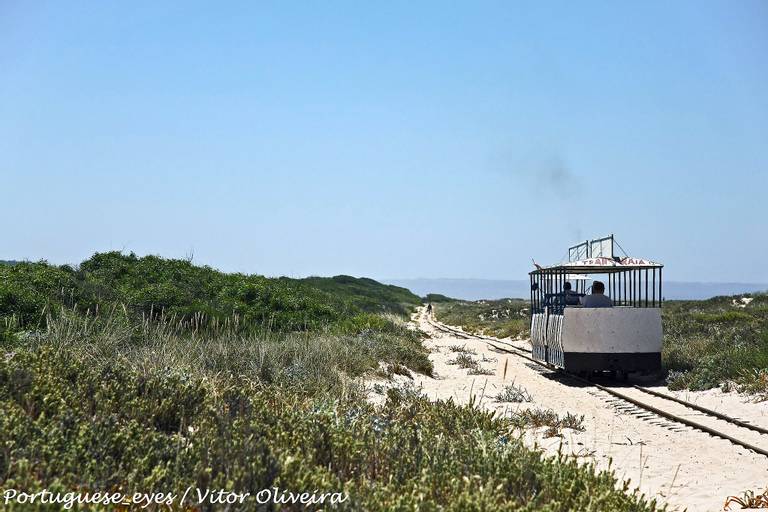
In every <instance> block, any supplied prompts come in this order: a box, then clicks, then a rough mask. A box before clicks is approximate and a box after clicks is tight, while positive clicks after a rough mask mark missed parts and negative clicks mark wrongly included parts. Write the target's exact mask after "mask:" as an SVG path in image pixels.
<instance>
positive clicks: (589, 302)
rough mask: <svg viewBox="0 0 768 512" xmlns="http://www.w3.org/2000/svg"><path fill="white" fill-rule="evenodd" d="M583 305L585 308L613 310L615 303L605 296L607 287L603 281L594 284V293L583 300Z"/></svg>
mask: <svg viewBox="0 0 768 512" xmlns="http://www.w3.org/2000/svg"><path fill="white" fill-rule="evenodd" d="M581 305H582V306H584V307H585V308H611V307H613V301H611V298H610V297H608V296H607V295H605V285H604V284H603V283H602V281H595V282H594V283H592V293H591V294H590V295H585V296H584V298H582V299H581Z"/></svg>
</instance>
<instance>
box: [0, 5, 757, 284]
mask: <svg viewBox="0 0 768 512" xmlns="http://www.w3.org/2000/svg"><path fill="white" fill-rule="evenodd" d="M0 178H2V179H1V182H2V184H3V186H2V201H0V218H2V232H3V233H2V238H1V241H0V259H3V258H4V259H23V258H28V259H39V258H47V259H48V260H50V261H53V262H56V263H65V262H79V261H81V260H82V259H85V258H87V257H88V256H89V255H90V254H92V253H93V252H95V251H104V250H110V249H122V250H133V251H135V252H136V253H138V254H146V253H154V254H160V255H164V256H168V257H185V256H188V255H189V254H191V253H194V260H195V261H196V262H199V263H205V264H210V265H213V266H215V267H217V268H221V269H224V270H227V271H245V272H258V273H262V274H267V275H278V274H281V275H282V274H285V275H294V276H301V275H309V274H316V275H330V274H338V273H348V274H353V275H369V276H374V277H380V278H383V277H475V278H503V279H518V278H524V277H525V274H526V272H527V271H528V270H529V269H530V267H531V264H530V258H531V257H535V258H536V260H537V261H540V262H542V263H550V262H554V261H557V260H559V258H560V257H561V256H562V255H563V253H564V252H565V249H566V248H567V246H568V245H570V244H572V243H573V242H576V241H579V240H582V239H585V238H588V237H591V236H600V235H603V234H608V233H615V234H616V236H617V238H618V240H619V241H620V243H621V244H622V245H623V246H624V248H625V249H627V252H629V253H630V254H632V255H636V256H645V257H650V258H652V259H656V260H660V261H662V262H663V263H665V264H666V265H667V273H665V276H667V277H668V278H669V279H677V280H697V281H751V282H768V266H767V265H766V264H765V261H766V255H768V242H766V232H767V231H768V230H767V229H766V226H767V225H768V216H767V215H766V211H767V210H766V191H767V190H768V3H766V2H764V1H753V2H750V1H739V2H725V1H721V2H702V1H696V2H635V3H634V4H630V3H628V2H600V3H591V2H589V3H582V2H578V3H577V2H465V3H448V2H432V3H430V2H375V3H374V2H368V3H365V2H345V3H338V2H306V3H303V2H302V3H291V4H289V3H287V2H275V3H263V2H241V3H238V2H228V3H210V2H200V3H196V2H188V1H185V2H143V1H134V2H129V3H125V2H90V3H84V2H76V1H72V2H42V1H41V2H21V1H9V0H5V1H0Z"/></svg>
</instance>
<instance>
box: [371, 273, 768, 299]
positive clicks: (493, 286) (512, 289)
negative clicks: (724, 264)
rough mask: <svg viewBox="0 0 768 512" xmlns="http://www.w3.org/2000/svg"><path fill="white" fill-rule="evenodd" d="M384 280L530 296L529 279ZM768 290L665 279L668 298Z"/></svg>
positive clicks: (469, 294)
mask: <svg viewBox="0 0 768 512" xmlns="http://www.w3.org/2000/svg"><path fill="white" fill-rule="evenodd" d="M379 281H381V282H382V283H386V284H394V285H396V286H402V287H404V288H408V289H409V290H411V291H412V292H413V293H415V294H416V295H419V296H421V297H424V296H426V295H427V294H428V293H438V294H442V295H446V296H448V297H451V298H454V299H463V300H481V299H505V298H509V299H514V298H517V299H527V298H529V296H530V291H529V286H530V284H529V281H527V280H523V279H471V278H453V279H452V278H442V279H441V278H437V279H431V278H430V279H380V280H379ZM761 292H768V283H727V282H726V283H721V282H696V281H666V280H665V281H664V288H663V293H664V298H665V299H666V300H702V299H709V298H711V297H716V296H722V295H738V294H741V293H761Z"/></svg>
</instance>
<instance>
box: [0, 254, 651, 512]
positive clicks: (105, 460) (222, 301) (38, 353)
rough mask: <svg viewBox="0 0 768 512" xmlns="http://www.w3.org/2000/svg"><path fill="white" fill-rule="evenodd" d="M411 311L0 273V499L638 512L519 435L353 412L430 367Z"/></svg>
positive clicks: (138, 270)
mask: <svg viewBox="0 0 768 512" xmlns="http://www.w3.org/2000/svg"><path fill="white" fill-rule="evenodd" d="M419 302H420V299H419V298H418V297H416V296H413V295H412V294H410V293H409V292H407V290H403V289H397V288H395V287H387V286H384V285H381V284H379V283H376V282H375V281H371V280H356V279H354V278H348V277H341V278H332V279H330V280H324V279H322V278H312V279H308V280H291V279H268V278H264V277H261V276H244V275H238V274H222V273H220V272H217V271H215V270H213V269H210V268H206V267H196V266H194V265H192V264H191V263H189V262H186V261H178V260H164V259H162V258H157V257H146V258H137V257H135V256H132V255H128V256H126V255H121V254H118V253H106V254H98V255H96V256H94V257H93V258H91V259H90V260H88V261H86V262H83V264H82V265H80V266H79V267H78V268H69V267H57V266H53V265H48V264H45V263H19V264H15V265H13V266H7V265H5V266H3V265H0V317H2V321H3V326H4V327H3V329H4V330H3V336H2V345H3V346H2V350H1V351H0V354H2V357H1V358H0V437H1V438H2V440H3V445H2V449H0V486H1V487H2V488H4V489H9V488H15V489H19V490H23V491H25V492H32V491H36V490H41V489H43V488H46V489H48V490H49V491H53V492H56V491H61V492H66V491H73V490H78V491H81V492H85V491H106V490H111V491H115V490H122V491H124V492H134V491H139V492H151V491H165V492H168V491H170V492H175V493H182V492H183V490H184V489H185V488H186V487H187V486H196V487H200V488H209V489H214V490H217V489H227V490H233V491H237V492H251V493H255V492H257V491H258V490H260V489H263V488H269V487H273V486H276V487H279V488H280V489H283V490H290V491H294V492H302V491H307V492H310V493H312V492H313V491H315V490H317V491H318V493H326V492H346V493H348V495H349V498H348V500H347V501H345V502H344V503H341V504H339V505H336V506H335V508H334V507H328V505H327V504H326V505H325V506H324V508H326V509H328V508H332V509H343V510H373V511H375V510H414V509H417V508H418V509H419V510H457V511H458V510H462V511H464V510H562V511H565V510H611V511H613V510H617V511H629V510H633V511H634V510H637V511H641V510H653V508H654V505H653V504H651V503H648V502H646V501H645V500H644V499H643V498H641V497H639V496H637V495H636V494H632V493H629V492H625V491H626V490H627V487H626V485H625V486H624V487H623V488H621V487H619V488H616V481H615V479H614V478H613V476H612V475H611V474H609V473H599V474H596V473H595V472H594V471H593V469H592V468H591V467H589V466H579V465H578V464H577V463H576V462H575V461H573V460H570V459H566V458H564V457H561V458H554V459H553V458H545V457H543V456H542V455H541V454H540V453H539V452H537V451H533V450H530V449H528V448H526V447H525V446H524V445H523V444H522V442H521V441H520V440H519V439H518V434H519V432H520V428H521V425H520V424H519V420H518V422H513V421H512V420H511V419H510V418H503V417H497V416H493V415H492V414H490V413H488V412H485V411H482V410H480V409H479V408H478V407H476V406H473V405H471V404H470V405H467V406H458V405H456V404H454V403H453V402H450V401H449V402H436V403H434V402H430V401H428V400H426V399H424V398H423V397H420V396H418V394H415V393H411V392H405V391H398V390H392V391H390V392H389V395H388V397H387V401H386V403H385V404H384V405H383V406H374V405H372V404H370V403H369V402H368V401H367V400H365V390H364V389H362V387H361V386H360V384H359V382H360V380H359V377H361V376H363V375H366V374H369V373H372V372H375V371H377V369H378V368H379V363H380V362H385V363H387V364H391V365H401V366H404V367H407V368H409V369H411V370H412V371H418V372H422V373H430V372H431V371H432V368H431V363H430V361H429V359H428V357H427V353H426V351H425V350H424V349H423V347H422V345H421V342H420V334H419V333H418V332H416V331H413V330H411V329H408V328H407V327H406V326H405V325H404V323H403V321H402V315H404V314H407V313H408V312H410V311H411V310H412V308H413V307H414V306H415V305H416V304H418V303H419ZM522 428H524V426H522ZM3 508H4V509H9V510H30V509H35V507H30V505H29V504H24V505H15V506H11V505H4V506H3ZM202 508H203V509H205V510H218V509H220V508H219V507H214V506H212V505H210V504H209V505H203V506H202ZM303 508H304V506H302V505H299V504H283V505H280V506H275V507H274V509H286V510H293V509H295V510H299V509H303ZM310 508H312V507H310ZM314 508H318V507H314ZM37 509H40V510H43V509H46V508H45V507H43V506H39V507H37ZM59 509H60V507H59V506H58V505H52V506H48V508H47V510H59ZM241 509H242V510H254V509H257V504H256V502H255V501H253V500H251V501H246V502H245V505H244V506H243V507H242V508H241ZM267 509H269V508H267Z"/></svg>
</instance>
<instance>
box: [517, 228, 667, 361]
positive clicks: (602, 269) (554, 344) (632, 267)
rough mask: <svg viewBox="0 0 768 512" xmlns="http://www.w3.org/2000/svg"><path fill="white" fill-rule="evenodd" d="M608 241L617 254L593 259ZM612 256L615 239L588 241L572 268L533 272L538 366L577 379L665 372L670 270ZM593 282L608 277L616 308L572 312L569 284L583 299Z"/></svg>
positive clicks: (569, 264) (562, 266)
mask: <svg viewBox="0 0 768 512" xmlns="http://www.w3.org/2000/svg"><path fill="white" fill-rule="evenodd" d="M606 241H608V243H609V244H610V248H609V249H607V250H603V251H597V250H595V251H594V252H596V253H598V254H599V255H598V256H596V257H592V255H591V254H590V252H591V251H590V248H591V247H593V246H594V244H595V243H596V242H597V243H598V244H601V245H603V246H605V244H606ZM582 246H585V247H582ZM597 247H599V245H598V246H597ZM574 249H576V250H575V251H574ZM601 253H602V254H606V253H607V255H606V256H603V255H602V254H601ZM612 253H613V236H611V237H608V238H605V239H600V240H597V241H591V242H589V241H588V242H585V243H584V244H580V246H575V247H572V248H571V249H570V253H569V260H570V261H568V262H567V263H561V264H557V265H553V266H550V267H538V268H537V269H536V270H534V271H532V272H530V280H531V343H532V345H533V357H534V358H535V359H537V360H539V361H542V362H545V363H547V364H549V365H551V366H554V367H558V368H563V369H565V370H566V371H569V372H574V373H591V372H595V371H611V372H618V373H619V374H623V375H625V376H626V374H628V373H632V372H642V373H651V372H657V371H659V370H660V369H661V342H662V327H661V304H662V279H661V277H662V276H661V272H662V268H663V265H661V264H660V263H655V262H653V261H649V260H645V259H640V258H630V257H628V256H627V257H623V258H619V257H614V256H613V254H612ZM573 255H575V256H576V257H577V258H579V257H580V259H576V258H573ZM585 256H586V257H585ZM594 275H602V276H604V277H603V279H605V281H606V282H605V283H604V284H605V294H606V295H608V296H609V297H610V299H611V303H612V305H613V307H603V308H585V307H582V306H580V305H566V304H565V302H566V301H565V300H563V298H564V293H563V290H564V285H565V283H566V281H568V282H570V283H571V285H572V286H573V290H574V292H576V293H578V292H581V293H582V294H583V293H584V292H586V291H587V282H588V281H590V280H591V279H590V276H594Z"/></svg>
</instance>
